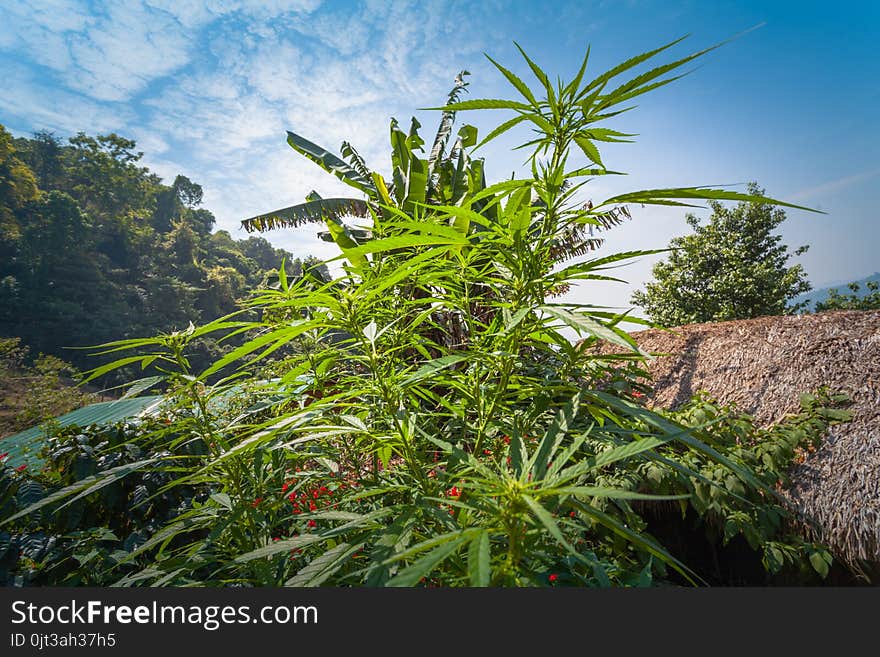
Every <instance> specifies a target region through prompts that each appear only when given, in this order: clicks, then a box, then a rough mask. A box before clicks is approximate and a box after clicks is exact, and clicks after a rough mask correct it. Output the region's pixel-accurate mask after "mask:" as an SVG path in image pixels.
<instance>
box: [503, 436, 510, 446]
mask: <svg viewBox="0 0 880 657" xmlns="http://www.w3.org/2000/svg"><path fill="white" fill-rule="evenodd" d="M504 442H505V443H506V444H508V445H509V444H510V436H504Z"/></svg>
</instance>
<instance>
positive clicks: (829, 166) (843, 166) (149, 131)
mask: <svg viewBox="0 0 880 657" xmlns="http://www.w3.org/2000/svg"><path fill="white" fill-rule="evenodd" d="M756 25H761V27H759V28H758V29H756V30H754V31H752V32H750V33H748V34H746V35H745V36H743V37H742V38H740V39H737V40H735V41H734V42H732V43H730V44H728V45H726V46H724V47H723V48H721V49H719V50H718V51H715V52H713V53H711V54H710V55H708V56H706V57H704V58H702V63H701V64H700V66H699V67H698V68H697V69H696V70H695V71H694V72H693V73H692V74H691V75H689V76H688V77H686V78H685V79H683V80H680V81H678V82H676V83H674V84H672V85H670V86H668V87H666V88H664V89H661V90H659V91H658V92H655V93H653V94H650V95H648V96H645V97H643V99H642V100H641V101H640V106H639V108H638V109H636V110H635V111H633V112H629V113H627V114H626V115H625V116H624V117H621V118H620V119H619V120H617V122H616V124H615V125H614V127H618V128H619V129H622V130H624V131H625V132H635V133H638V134H639V137H638V138H637V139H638V141H637V143H635V144H619V145H614V147H613V148H606V150H605V151H604V152H603V159H604V160H605V164H606V165H607V166H608V167H609V168H613V169H616V170H622V171H627V172H629V174H630V175H629V176H627V177H624V178H619V179H617V180H614V181H608V182H606V181H604V180H603V181H602V182H601V184H599V185H594V186H593V187H591V188H589V191H588V194H589V196H590V197H592V198H593V199H594V200H597V201H598V200H601V199H603V198H604V197H606V196H607V195H610V194H614V193H619V192H623V191H628V190H632V189H641V188H648V187H652V188H653V187H659V186H683V185H695V184H697V185H701V184H725V183H734V184H735V183H740V184H742V183H745V182H747V181H749V180H757V181H758V182H759V183H760V184H761V185H762V186H763V187H765V188H766V189H767V192H768V194H770V195H771V196H776V197H777V198H782V199H785V200H791V201H794V202H798V203H801V204H804V205H809V206H811V207H815V208H819V209H822V210H824V211H825V212H827V213H828V214H827V215H815V214H810V213H806V212H801V211H790V212H789V213H788V217H789V218H788V221H787V222H786V224H784V227H783V234H784V237H785V239H786V241H787V242H788V243H789V244H790V245H791V246H793V247H796V246H799V245H801V244H809V245H810V250H809V251H808V253H807V254H805V255H804V256H802V257H801V258H800V259H799V260H800V262H802V263H803V264H804V266H805V267H806V269H807V272H808V274H809V275H810V278H811V280H812V281H813V283H814V285H815V286H817V287H818V286H822V285H823V284H826V283H829V282H841V281H846V280H852V279H856V278H861V277H863V276H865V275H867V274H870V273H873V272H875V271H877V270H880V257H878V255H877V251H878V246H880V221H878V219H880V217H878V212H877V209H876V203H877V194H876V192H877V190H878V189H880V129H878V127H877V116H878V115H880V112H878V106H880V84H878V81H880V56H878V55H877V52H876V44H877V43H880V27H878V25H880V3H878V2H869V1H864V2H858V1H855V2H847V3H828V2H813V1H812V0H808V1H802V2H785V1H778V2H758V1H750V2H746V1H741V2H725V1H713V2H707V1H705V0H704V1H702V2H699V1H693V2H673V1H667V2H653V1H636V0H632V1H615V2H612V1H600V2H590V1H588V0H581V1H579V2H565V1H558V2H554V3H552V4H551V3H543V2H515V1H513V0H509V1H505V0H490V1H486V2H475V1H470V2H456V1H448V2H431V1H429V0H422V1H420V2H373V1H369V0H367V1H363V2H361V1H358V2H354V1H352V2H348V1H339V0H336V1H331V0H325V1H324V2H322V1H321V0H288V1H280V0H279V1H274V2H273V1H266V2H248V1H247V0H238V1H235V2H223V1H220V0H209V1H207V2H201V3H199V2H183V1H181V0H143V1H142V2H137V1H133V0H132V1H128V0H126V1H114V2H106V3H100V2H74V1H53V0H28V1H26V2H18V1H17V0H4V1H3V3H2V4H0V71H2V78H3V82H4V92H3V94H2V95H0V123H3V124H4V125H6V126H7V128H9V129H10V130H11V131H12V132H13V133H15V134H18V135H26V134H28V133H30V132H33V131H35V130H42V129H48V130H52V131H55V133H56V134H57V135H59V136H62V137H67V136H70V135H72V134H75V133H76V132H77V131H80V130H82V131H85V132H87V133H91V134H95V133H106V132H110V131H115V132H118V133H120V134H122V135H125V136H127V137H131V138H134V139H136V140H137V142H138V148H139V150H143V151H144V153H145V156H144V162H145V163H146V164H147V165H148V166H150V167H151V168H152V169H153V170H155V171H156V172H158V173H159V174H160V175H161V176H163V177H164V178H165V179H166V180H168V181H170V180H172V179H173V178H174V176H175V175H176V174H177V173H183V174H185V175H187V176H189V177H190V178H192V179H193V180H194V181H196V182H199V183H200V184H201V185H202V186H203V187H204V188H205V206H206V207H208V208H209V209H211V210H212V211H213V212H214V213H215V214H216V216H217V218H218V223H219V226H220V227H222V228H226V229H228V230H230V232H231V233H232V234H233V236H236V237H244V236H245V235H244V233H243V231H241V230H240V229H239V228H238V225H239V224H238V221H239V219H241V218H243V217H245V216H250V215H253V214H256V213H258V212H262V211H266V210H271V209H273V208H276V207H281V206H284V205H290V204H292V203H294V202H298V201H301V200H302V199H303V197H304V196H305V195H306V194H307V193H308V192H309V191H311V190H312V189H315V190H317V191H319V192H320V193H322V194H325V195H326V194H333V193H336V192H339V191H349V190H348V189H347V188H344V187H342V186H341V185H340V184H338V183H336V182H335V181H334V179H333V178H331V177H330V176H328V175H327V174H325V173H323V172H322V171H321V170H320V169H318V168H317V167H315V166H314V165H312V164H311V163H309V162H307V161H305V160H303V159H301V158H299V157H298V156H297V155H296V154H295V153H294V152H293V151H292V150H291V149H290V148H289V147H288V146H287V145H286V143H285V141H284V139H285V130H287V129H292V130H294V131H296V132H299V133H301V134H303V135H304V136H307V137H309V138H310V139H312V140H313V141H316V142H318V143H320V144H322V145H324V146H326V147H327V148H330V149H333V150H336V149H338V147H339V144H340V142H341V141H342V140H343V139H348V140H349V141H351V142H352V143H353V144H354V145H355V146H356V147H357V148H358V149H359V150H360V151H361V153H362V154H363V155H364V156H365V157H366V158H367V161H368V163H369V164H370V165H371V166H372V167H373V168H376V169H379V170H385V169H387V163H388V161H389V158H388V147H387V135H388V121H389V119H390V118H391V117H392V116H394V117H397V118H398V119H399V120H400V121H401V122H402V123H404V122H408V120H409V117H410V116H412V115H414V114H415V115H416V116H418V118H419V119H420V120H421V122H422V124H423V125H424V134H425V136H426V138H428V139H430V138H431V137H432V136H433V131H434V129H435V127H436V121H437V116H436V115H435V114H432V113H431V112H425V111H417V108H419V107H428V106H434V105H438V104H441V103H442V100H443V98H444V97H445V94H446V92H447V91H448V89H449V87H450V83H451V81H452V78H453V77H454V75H455V73H456V72H457V71H458V70H460V69H462V68H467V69H469V70H470V71H471V73H472V75H471V77H470V81H471V86H470V97H502V96H509V95H510V93H511V92H509V91H508V90H507V89H506V88H505V84H506V83H505V82H504V81H503V79H502V78H501V76H500V74H498V73H497V71H495V70H494V69H493V68H492V67H491V66H490V65H489V63H488V62H487V61H486V59H485V58H484V57H483V55H482V53H483V52H487V53H489V54H490V55H492V56H493V57H494V58H495V59H497V60H499V61H500V62H501V63H503V64H505V65H507V66H508V67H510V68H512V69H513V70H514V71H516V72H517V73H518V74H520V75H521V76H522V77H523V78H528V75H529V74H528V71H527V69H526V68H525V67H524V66H523V64H522V63H521V60H520V59H519V56H518V54H517V53H516V51H515V48H514V46H513V41H514V40H516V41H518V42H519V43H520V44H521V45H522V46H523V47H524V48H525V49H526V51H527V52H529V53H530V54H531V55H532V56H533V57H534V58H535V59H537V60H538V62H539V63H540V64H541V65H542V66H543V67H544V68H545V69H546V70H547V71H548V72H550V73H554V74H555V73H558V74H561V75H563V76H566V75H570V74H571V73H573V71H574V70H575V69H576V68H577V66H578V65H579V63H580V59H581V57H582V54H583V51H584V49H585V47H586V45H587V44H592V52H593V55H592V58H591V68H592V71H593V72H594V74H595V73H598V72H600V71H602V70H604V69H606V68H608V67H610V66H612V65H614V64H616V63H618V62H620V61H622V60H623V59H626V58H627V57H629V56H631V55H633V54H636V53H639V52H642V51H645V50H648V49H651V48H653V47H655V46H657V45H660V44H662V43H665V42H667V41H671V40H672V39H674V38H676V37H678V36H682V35H684V34H691V36H690V38H688V39H687V40H686V41H685V42H684V43H683V44H681V45H680V46H678V47H677V48H676V50H675V52H674V53H673V56H675V55H679V56H681V55H684V54H686V53H687V52H690V51H692V50H697V49H700V48H702V47H705V46H707V45H711V44H713V43H716V42H718V41H720V40H722V39H725V38H727V37H729V36H732V35H734V34H736V33H739V32H741V31H743V30H746V29H748V28H750V27H753V26H756ZM667 61H668V59H667ZM504 118H506V116H505V114H504V113H503V112H499V113H492V112H487V113H482V114H471V113H467V114H465V113H462V114H461V115H460V120H463V121H468V122H472V123H474V124H475V125H477V126H478V127H479V128H480V131H481V133H483V134H485V133H486V131H488V130H490V129H491V128H492V127H493V126H494V125H495V124H497V123H498V122H500V121H501V120H503V119H504ZM519 136H522V135H521V134H520V135H519ZM516 137H517V135H516V134H512V135H511V137H510V139H502V140H499V141H498V142H497V143H495V144H494V145H492V146H490V147H488V148H487V149H486V152H485V156H486V158H487V165H488V170H489V173H490V175H494V176H496V177H498V178H500V177H504V176H508V175H510V172H511V171H512V170H515V169H517V168H518V166H519V164H520V162H521V155H520V154H519V153H511V152H510V151H509V148H510V147H511V146H512V145H515V144H516V143H517V139H516ZM633 214H634V220H633V221H632V222H631V223H629V224H627V225H625V226H623V227H620V228H617V229H615V230H614V231H611V232H609V233H608V234H607V237H608V244H607V248H608V249H609V250H629V249H640V248H656V247H660V246H663V245H665V244H666V242H667V241H668V240H669V238H670V237H672V236H674V235H679V234H684V233H685V232H687V226H686V224H685V221H684V213H683V212H681V211H678V210H674V209H648V208H644V209H643V208H634V213H633ZM315 230H316V228H315V227H307V228H304V229H299V230H296V231H285V232H275V233H269V234H267V235H266V236H267V237H268V238H269V239H270V240H271V241H272V242H273V243H275V244H276V245H279V246H283V247H285V248H287V249H290V250H292V251H294V252H295V253H297V254H299V255H305V254H308V253H313V254H316V255H319V256H322V257H327V256H330V255H334V254H333V253H332V251H331V250H330V248H329V245H327V244H324V243H321V242H319V241H317V240H316V239H315V237H314V233H315ZM652 262H653V259H649V258H645V259H643V260H641V261H639V262H638V263H636V264H634V265H631V266H629V267H627V268H626V269H625V270H624V272H622V277H623V278H627V279H629V280H630V281H632V285H631V286H623V285H615V284H602V285H596V286H592V287H581V288H579V289H577V290H576V291H575V292H573V293H572V296H573V297H574V298H576V299H578V300H581V301H588V302H592V303H601V304H608V305H614V306H623V307H625V306H627V305H628V298H629V293H630V290H631V288H632V287H634V286H639V285H641V284H643V283H644V281H646V280H648V279H649V278H650V266H651V264H652Z"/></svg>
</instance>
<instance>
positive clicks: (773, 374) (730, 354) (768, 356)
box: [603, 311, 880, 562]
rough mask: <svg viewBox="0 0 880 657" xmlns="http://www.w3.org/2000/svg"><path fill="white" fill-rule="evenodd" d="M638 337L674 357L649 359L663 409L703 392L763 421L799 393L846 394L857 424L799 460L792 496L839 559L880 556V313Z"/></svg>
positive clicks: (696, 327)
mask: <svg viewBox="0 0 880 657" xmlns="http://www.w3.org/2000/svg"><path fill="white" fill-rule="evenodd" d="M633 337H634V338H635V339H636V341H637V342H638V344H639V346H640V347H641V348H642V349H643V350H645V351H648V352H651V353H664V354H668V355H664V356H660V357H658V358H657V359H656V360H654V361H653V362H652V363H650V365H649V369H650V371H651V373H652V375H653V377H654V383H653V385H654V386H655V394H654V397H653V399H652V402H653V404H654V405H657V406H661V407H664V408H675V407H676V406H678V405H679V404H681V403H683V402H684V401H686V400H687V399H689V398H690V397H691V396H692V395H693V394H694V393H695V392H697V391H698V390H705V391H707V392H708V393H709V394H710V395H711V396H713V397H714V398H715V399H717V400H718V401H720V402H722V403H724V404H730V403H735V404H736V406H737V407H738V408H739V409H740V410H742V411H745V412H747V413H750V414H752V415H754V416H755V418H756V421H757V422H758V423H759V424H761V425H764V426H766V425H769V424H772V423H774V422H777V421H779V420H781V419H782V418H783V417H784V416H785V415H786V414H788V413H796V412H798V411H799V410H800V408H799V396H800V394H801V393H805V392H813V391H815V390H816V389H817V388H819V387H820V386H823V385H824V386H828V387H829V388H830V389H831V390H832V391H833V392H846V393H848V394H849V395H850V396H851V397H852V399H853V402H854V403H853V405H852V406H851V407H849V410H850V411H851V412H852V414H853V419H852V421H851V422H848V423H844V424H840V425H837V426H835V427H834V428H833V429H832V431H831V435H829V436H828V438H827V439H826V440H825V441H824V442H823V444H822V446H821V447H820V448H819V449H818V450H817V451H816V452H814V453H813V454H811V455H810V456H809V457H808V458H807V459H806V461H805V462H804V463H802V464H799V465H797V466H795V468H794V469H793V470H792V473H791V479H792V483H791V486H790V488H789V489H788V491H787V495H788V496H789V497H790V499H791V500H792V501H793V502H794V505H795V507H796V508H797V510H798V512H799V513H801V514H802V516H803V517H804V518H805V519H808V520H810V521H811V523H814V524H815V526H816V527H818V531H819V532H820V534H821V538H822V539H823V540H824V541H826V542H828V543H829V544H830V545H831V546H832V547H833V548H834V549H835V551H836V552H837V553H838V554H839V555H840V556H842V557H844V558H845V559H847V560H850V561H854V560H856V559H862V560H867V561H873V562H880V311H836V312H827V313H819V314H814V315H799V316H783V317H761V318H758V319H751V320H741V321H733V322H721V323H715V324H691V325H688V326H682V327H679V328H676V329H674V332H673V333H670V332H666V331H661V330H656V329H651V330H647V331H639V332H635V333H633ZM606 350H607V349H603V351H606Z"/></svg>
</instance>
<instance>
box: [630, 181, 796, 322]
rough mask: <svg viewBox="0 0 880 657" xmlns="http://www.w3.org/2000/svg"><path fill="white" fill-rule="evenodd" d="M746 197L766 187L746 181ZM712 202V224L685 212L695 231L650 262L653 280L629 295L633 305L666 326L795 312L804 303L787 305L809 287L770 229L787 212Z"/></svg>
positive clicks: (758, 203) (763, 205) (756, 204)
mask: <svg viewBox="0 0 880 657" xmlns="http://www.w3.org/2000/svg"><path fill="white" fill-rule="evenodd" d="M749 194H751V195H753V196H763V195H764V190H762V189H760V188H759V187H758V185H757V183H751V184H750V185H749ZM709 205H710V207H711V208H712V215H711V216H710V217H709V223H708V224H706V225H701V223H700V219H699V218H698V217H696V216H695V215H693V214H689V215H687V222H688V224H689V225H690V226H691V227H692V228H693V229H694V233H693V234H691V235H686V236H684V237H676V238H673V239H672V240H671V241H670V242H669V249H670V250H671V254H670V256H669V258H668V259H667V260H664V261H661V262H659V263H657V264H656V265H654V269H653V274H654V280H653V281H652V282H650V283H648V284H647V286H646V290H645V291H644V292H643V291H641V290H639V291H637V292H635V293H634V294H633V295H632V303H634V304H636V305H637V306H641V307H642V308H644V309H645V311H646V312H647V313H648V315H649V316H650V317H651V319H652V320H654V321H655V322H657V323H658V324H662V325H664V326H681V325H682V324H692V323H698V322H720V321H726V320H731V319H748V318H751V317H761V316H765V315H783V314H787V313H792V312H796V311H797V310H799V309H800V308H801V307H802V306H803V304H795V305H791V306H790V305H788V302H789V301H790V300H791V299H793V298H794V297H796V296H797V295H799V294H803V293H804V292H809V291H810V289H811V286H810V283H809V282H808V281H807V277H806V274H805V272H804V269H803V267H802V266H801V265H792V266H788V260H789V258H790V257H791V254H790V253H789V251H788V247H787V246H786V245H785V244H782V243H781V242H782V237H781V236H780V235H776V234H773V231H774V229H776V228H777V227H778V226H779V225H780V224H781V223H782V222H783V221H785V212H784V211H783V210H781V209H779V208H774V207H773V206H772V205H770V204H768V203H765V202H763V201H742V202H740V203H739V204H737V205H736V206H735V207H733V208H727V207H724V206H723V205H721V203H719V202H718V201H711V202H710V203H709ZM807 248H808V247H807V246H801V247H799V248H798V249H796V250H795V251H794V255H801V254H802V253H804V252H805V251H806V250H807Z"/></svg>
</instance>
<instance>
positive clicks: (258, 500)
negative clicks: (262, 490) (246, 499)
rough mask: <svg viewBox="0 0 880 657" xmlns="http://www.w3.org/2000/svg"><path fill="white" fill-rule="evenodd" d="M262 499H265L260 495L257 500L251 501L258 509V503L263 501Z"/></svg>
mask: <svg viewBox="0 0 880 657" xmlns="http://www.w3.org/2000/svg"><path fill="white" fill-rule="evenodd" d="M262 501H263V498H262V497H258V498H257V499H255V500H254V501H253V502H252V503H251V506H252V507H254V508H255V509H256V508H257V505H258V504H259V503H260V502H262Z"/></svg>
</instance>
